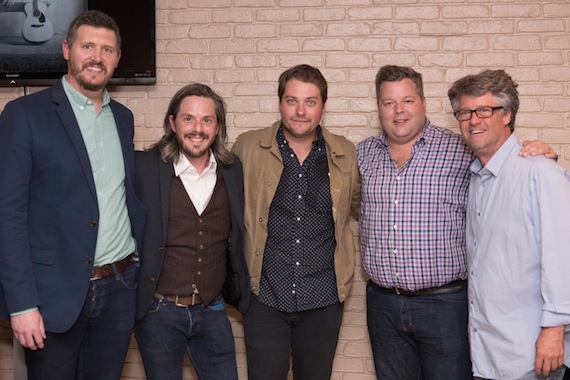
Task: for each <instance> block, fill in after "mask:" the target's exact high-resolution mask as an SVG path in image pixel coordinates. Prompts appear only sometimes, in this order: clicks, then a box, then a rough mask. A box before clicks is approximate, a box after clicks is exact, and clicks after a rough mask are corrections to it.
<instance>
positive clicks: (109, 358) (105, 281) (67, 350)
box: [25, 265, 137, 380]
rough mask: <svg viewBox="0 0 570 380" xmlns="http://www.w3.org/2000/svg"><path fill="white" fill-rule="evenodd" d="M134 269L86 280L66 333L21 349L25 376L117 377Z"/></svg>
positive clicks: (131, 317) (130, 318) (129, 321)
mask: <svg viewBox="0 0 570 380" xmlns="http://www.w3.org/2000/svg"><path fill="white" fill-rule="evenodd" d="M136 277H137V268H136V266H135V265H131V266H130V267H129V268H127V270H126V271H125V272H123V274H122V275H121V274H117V275H115V276H109V277H105V278H102V279H99V280H95V281H91V283H90V285H89V290H88V292H87V297H86V299H85V303H84V305H83V309H82V310H81V313H80V314H79V317H78V318H77V321H76V322H75V324H74V325H73V326H72V327H71V329H70V330H69V331H67V332H65V333H50V332H48V333H47V339H46V340H45V347H44V349H42V350H37V351H32V350H29V349H26V350H25V354H26V365H27V366H28V379H30V380H36V379H37V380H45V379H50V380H76V379H77V380H91V379H92V380H114V379H120V377H121V372H122V370H123V363H124V362H125V356H126V355H127V349H128V348H129V342H130V340H131V334H132V330H133V325H134V322H135V306H136Z"/></svg>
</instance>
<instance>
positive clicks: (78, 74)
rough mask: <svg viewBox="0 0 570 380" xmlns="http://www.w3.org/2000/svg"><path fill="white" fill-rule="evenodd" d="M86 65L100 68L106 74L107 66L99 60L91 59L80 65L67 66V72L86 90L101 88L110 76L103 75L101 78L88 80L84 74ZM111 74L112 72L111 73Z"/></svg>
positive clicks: (98, 89)
mask: <svg viewBox="0 0 570 380" xmlns="http://www.w3.org/2000/svg"><path fill="white" fill-rule="evenodd" d="M87 67H97V68H99V69H101V70H102V72H103V73H105V74H107V68H106V67H105V65H104V64H103V63H101V62H96V61H91V62H87V63H85V64H83V65H82V66H81V67H77V66H71V65H70V67H69V71H70V72H69V74H70V75H71V76H72V77H73V78H74V79H75V81H76V82H77V83H78V84H79V85H80V86H81V87H83V88H84V89H86V90H87V91H100V90H103V89H104V88H105V87H106V86H107V83H108V82H109V79H110V76H107V75H105V77H104V78H103V80H101V81H99V82H97V81H95V82H94V81H90V80H89V79H88V75H89V74H86V69H87ZM111 75H112V74H111Z"/></svg>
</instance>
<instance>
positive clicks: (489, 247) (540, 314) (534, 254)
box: [448, 70, 570, 380]
mask: <svg viewBox="0 0 570 380" xmlns="http://www.w3.org/2000/svg"><path fill="white" fill-rule="evenodd" d="M516 88H517V84H516V83H515V82H514V81H513V80H512V78H511V77H510V76H509V75H508V74H507V73H506V72H505V71H503V70H486V71H483V72H481V73H480V74H477V75H468V76H466V77H464V78H462V79H459V80H458V81H456V82H455V83H454V84H453V86H452V87H451V88H450V90H449V92H448V95H449V99H450V101H451V105H452V107H453V111H454V115H455V117H456V118H457V120H458V121H459V128H460V130H461V134H462V136H463V139H464V140H465V142H466V143H467V145H468V146H469V147H470V148H471V149H472V151H473V153H474V154H475V156H476V159H475V160H474V161H473V163H472V164H471V166H470V168H469V169H470V171H471V176H470V177H471V178H470V183H469V198H468V202H467V236H466V238H467V239H466V240H467V260H468V268H469V276H468V277H469V291H468V293H469V338H470V344H471V355H472V360H473V371H474V374H475V376H476V378H478V379H525V380H527V379H528V380H530V379H544V378H548V379H550V380H557V379H562V378H563V376H564V371H565V369H566V367H565V366H564V363H566V365H568V364H570V332H565V330H567V328H568V325H570V292H569V291H568V283H567V280H566V279H567V275H568V273H567V272H568V268H570V235H569V234H568V225H570V181H568V179H567V178H566V177H565V172H564V170H563V169H562V168H561V167H560V166H558V165H557V164H556V163H555V162H553V161H552V160H548V159H545V158H544V157H528V158H521V157H520V156H519V154H518V152H519V151H520V148H521V144H520V143H519V141H518V139H517V136H516V134H515V133H514V125H515V117H516V114H517V111H518V108H519V98H518V91H517V89H516Z"/></svg>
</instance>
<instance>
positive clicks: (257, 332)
mask: <svg viewBox="0 0 570 380" xmlns="http://www.w3.org/2000/svg"><path fill="white" fill-rule="evenodd" d="M342 308H343V304H342V303H340V302H337V303H335V304H333V305H331V306H327V307H324V308H321V309H314V310H307V311H302V312H298V313H284V312H281V311H279V310H276V309H274V308H272V307H269V306H266V305H264V304H262V303H261V302H259V301H258V300H257V297H255V296H252V297H251V301H250V305H249V309H248V311H247V313H245V315H244V316H243V327H244V332H245V346H246V351H247V373H248V379H249V380H285V379H286V378H287V372H288V371H289V363H290V358H291V354H292V356H293V377H294V378H295V380H330V378H331V373H332V364H333V359H334V355H335V351H336V345H337V341H338V333H339V330H340V325H341V322H342V312H343V310H342Z"/></svg>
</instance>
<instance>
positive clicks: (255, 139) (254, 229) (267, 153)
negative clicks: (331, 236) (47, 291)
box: [232, 121, 360, 302]
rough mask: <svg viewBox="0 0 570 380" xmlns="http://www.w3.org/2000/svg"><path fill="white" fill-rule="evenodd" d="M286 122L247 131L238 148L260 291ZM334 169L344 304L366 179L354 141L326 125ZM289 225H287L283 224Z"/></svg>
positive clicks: (248, 240)
mask: <svg viewBox="0 0 570 380" xmlns="http://www.w3.org/2000/svg"><path fill="white" fill-rule="evenodd" d="M280 123H281V122H280V121H279V122H276V123H274V124H273V125H272V126H271V127H269V128H264V129H259V130H256V131H249V132H245V133H243V134H241V135H240V136H239V137H238V138H237V141H236V143H235V144H234V146H233V148H232V152H233V153H235V154H236V155H237V156H238V157H239V158H240V160H241V161H242V164H243V174H244V186H245V210H244V218H245V220H244V224H245V250H244V251H245V257H246V261H247V265H248V268H249V274H250V276H251V283H250V284H251V291H252V292H253V293H254V294H256V295H259V281H260V277H261V266H262V264H263V252H264V250H265V242H266V240H267V218H268V217H269V208H270V206H271V201H272V200H273V197H274V196H275V192H276V191H277V185H278V184H279V180H280V178H281V172H282V171H283V160H282V158H281V153H280V152H279V147H278V146H277V142H276V140H275V136H276V134H277V130H278V129H279V126H280ZM322 131H323V137H324V139H325V144H326V149H327V158H328V165H329V172H330V181H331V182H330V188H331V198H332V206H333V209H332V215H333V220H334V223H335V238H336V243H337V246H336V250H335V253H334V265H335V273H336V282H337V290H338V297H339V299H340V301H341V302H343V301H344V300H345V298H346V296H347V295H348V292H349V290H350V285H351V282H352V278H353V276H354V260H355V248H354V239H353V233H352V230H351V229H350V228H349V217H350V215H352V216H354V217H355V218H357V217H358V212H359V207H360V177H359V173H358V167H357V163H356V149H355V147H354V144H353V143H352V142H350V141H348V140H347V139H346V138H345V137H343V136H339V135H334V134H332V133H330V132H329V131H327V130H326V129H325V128H322ZM283 228H287V227H286V226H283Z"/></svg>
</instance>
